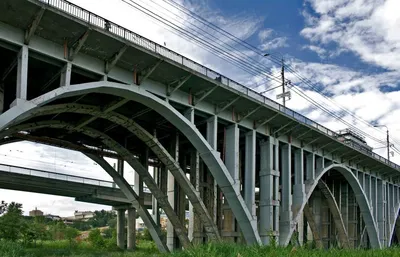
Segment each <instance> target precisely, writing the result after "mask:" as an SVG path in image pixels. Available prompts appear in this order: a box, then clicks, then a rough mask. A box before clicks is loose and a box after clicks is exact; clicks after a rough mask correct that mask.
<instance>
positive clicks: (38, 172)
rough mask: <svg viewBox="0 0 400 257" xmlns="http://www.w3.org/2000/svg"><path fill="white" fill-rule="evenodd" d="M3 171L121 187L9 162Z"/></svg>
mask: <svg viewBox="0 0 400 257" xmlns="http://www.w3.org/2000/svg"><path fill="white" fill-rule="evenodd" d="M1 171H3V172H10V173H15V174H22V175H29V176H35V177H41V178H50V179H57V180H62V181H68V182H75V183H81V184H85V185H93V186H101V187H110V188H119V187H118V185H116V184H115V183H114V182H111V181H106V180H100V179H94V178H85V177H79V176H73V175H67V174H62V173H56V172H51V171H43V170H37V169H30V168H24V167H18V166H13V165H7V164H0V172H1ZM131 187H132V188H134V186H133V185H131ZM143 191H144V192H145V193H151V192H150V190H149V189H148V188H147V187H143Z"/></svg>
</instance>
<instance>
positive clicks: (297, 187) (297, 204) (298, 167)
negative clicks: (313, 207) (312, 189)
mask: <svg viewBox="0 0 400 257" xmlns="http://www.w3.org/2000/svg"><path fill="white" fill-rule="evenodd" d="M304 202H305V185H304V157H303V149H302V148H300V149H296V150H295V152H294V185H293V205H292V212H293V216H294V217H297V215H298V214H299V211H300V208H301V206H302V204H303V203H304ZM297 233H298V240H299V244H300V245H302V244H303V241H304V240H303V236H304V223H303V213H300V217H299V218H298V220H297Z"/></svg>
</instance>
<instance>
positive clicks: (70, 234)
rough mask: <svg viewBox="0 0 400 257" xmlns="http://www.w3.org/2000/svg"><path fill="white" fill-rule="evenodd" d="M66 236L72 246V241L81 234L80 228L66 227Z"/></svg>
mask: <svg viewBox="0 0 400 257" xmlns="http://www.w3.org/2000/svg"><path fill="white" fill-rule="evenodd" d="M64 235H65V238H66V239H67V240H68V241H69V246H70V247H71V246H72V242H74V240H75V238H76V237H77V236H79V230H77V229H76V228H73V227H68V226H67V227H66V228H65V231H64Z"/></svg>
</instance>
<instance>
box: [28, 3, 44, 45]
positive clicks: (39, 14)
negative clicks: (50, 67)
mask: <svg viewBox="0 0 400 257" xmlns="http://www.w3.org/2000/svg"><path fill="white" fill-rule="evenodd" d="M44 11H45V8H43V7H41V8H40V10H39V11H38V12H37V13H36V14H35V17H34V18H33V21H32V23H31V24H30V25H29V27H28V29H27V30H26V31H25V37H24V44H25V45H29V41H30V40H31V38H32V36H33V35H34V34H35V32H36V29H37V27H38V26H39V23H40V20H41V19H42V17H43V14H44Z"/></svg>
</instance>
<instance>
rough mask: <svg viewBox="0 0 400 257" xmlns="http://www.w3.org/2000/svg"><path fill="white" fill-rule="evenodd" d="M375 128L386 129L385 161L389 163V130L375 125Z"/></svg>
mask: <svg viewBox="0 0 400 257" xmlns="http://www.w3.org/2000/svg"><path fill="white" fill-rule="evenodd" d="M374 127H375V128H382V127H385V128H386V148H387V159H388V161H390V140H389V128H388V127H387V126H386V125H375V126H374Z"/></svg>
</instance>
